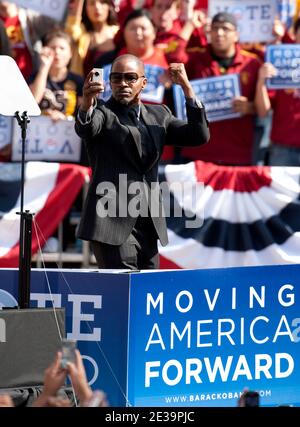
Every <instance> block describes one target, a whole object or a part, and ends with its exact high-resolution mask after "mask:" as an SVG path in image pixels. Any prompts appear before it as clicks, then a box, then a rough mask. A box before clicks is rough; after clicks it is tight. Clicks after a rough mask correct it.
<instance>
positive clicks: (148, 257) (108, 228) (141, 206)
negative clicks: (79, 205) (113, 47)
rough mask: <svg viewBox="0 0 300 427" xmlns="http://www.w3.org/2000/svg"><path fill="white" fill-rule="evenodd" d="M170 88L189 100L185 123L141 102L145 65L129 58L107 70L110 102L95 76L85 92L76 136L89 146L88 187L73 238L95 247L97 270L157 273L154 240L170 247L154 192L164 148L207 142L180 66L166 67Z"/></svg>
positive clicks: (200, 111) (197, 103)
mask: <svg viewBox="0 0 300 427" xmlns="http://www.w3.org/2000/svg"><path fill="white" fill-rule="evenodd" d="M169 73H170V78H171V80H172V81H173V83H176V84H178V85H180V86H181V88H182V90H183V92H184V95H185V97H186V108H187V118H188V120H187V122H186V121H182V120H179V119H177V118H176V117H174V116H173V115H172V113H171V111H170V110H169V108H168V107H166V106H165V105H147V104H143V103H142V102H141V93H142V91H143V89H144V88H145V86H146V85H147V79H146V77H145V69H144V63H143V62H142V61H141V60H140V59H139V58H137V57H135V56H133V55H129V54H126V55H122V56H119V57H117V58H116V59H115V60H114V62H113V64H112V68H111V73H110V77H109V80H110V85H111V89H112V97H111V98H110V99H109V100H108V101H107V102H101V101H98V103H97V105H96V97H97V96H98V95H99V94H100V93H101V92H102V91H103V90H104V84H103V82H100V83H99V82H95V81H94V79H93V75H94V71H93V70H92V71H91V72H90V73H89V75H88V76H87V78H86V80H85V83H84V86H83V100H82V104H81V107H80V109H79V112H78V115H77V120H76V125H75V129H76V132H77V133H78V135H79V136H80V137H81V138H83V139H84V142H85V144H86V148H87V152H88V157H89V160H90V165H91V168H92V179H91V184H90V188H89V191H88V196H87V199H86V202H85V207H84V210H83V215H82V219H81V222H80V225H79V230H78V237H79V238H81V239H83V240H89V241H91V243H92V248H93V252H94V254H95V256H96V260H97V264H98V266H99V268H125V269H131V270H137V269H153V268H154V269H155V268H158V258H159V256H158V248H157V239H159V240H160V242H161V244H162V245H166V244H167V243H168V237H167V229H166V223H165V218H164V215H163V208H162V200H161V191H160V188H159V185H158V163H159V159H160V157H161V154H162V150H163V147H164V145H179V146H185V145H201V144H204V143H206V142H207V141H208V139H209V129H208V123H207V120H206V114H205V109H204V107H203V105H202V103H201V102H200V101H198V100H197V99H196V97H195V94H194V91H193V89H192V86H191V84H190V82H189V80H188V78H187V75H186V71H185V68H184V65H183V64H182V63H173V64H170V67H169Z"/></svg>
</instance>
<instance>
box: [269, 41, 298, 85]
mask: <svg viewBox="0 0 300 427" xmlns="http://www.w3.org/2000/svg"><path fill="white" fill-rule="evenodd" d="M266 62H271V64H273V65H274V67H275V68H276V69H277V75H276V76H275V77H272V78H271V79H267V87H268V88H269V89H287V88H297V87H300V45H298V44H280V45H271V46H267V50H266Z"/></svg>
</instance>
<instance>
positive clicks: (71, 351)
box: [61, 339, 76, 369]
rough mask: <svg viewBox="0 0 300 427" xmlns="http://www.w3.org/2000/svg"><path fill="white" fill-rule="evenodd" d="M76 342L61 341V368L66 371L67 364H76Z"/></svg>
mask: <svg viewBox="0 0 300 427" xmlns="http://www.w3.org/2000/svg"><path fill="white" fill-rule="evenodd" d="M75 350H76V341H75V340H68V339H62V347H61V353H62V356H61V368H62V369H66V368H67V365H68V363H69V362H72V363H75V362H76V353H75Z"/></svg>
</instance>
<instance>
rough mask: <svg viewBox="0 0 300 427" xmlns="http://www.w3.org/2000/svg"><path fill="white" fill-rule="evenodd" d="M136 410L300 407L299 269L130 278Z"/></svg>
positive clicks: (132, 400)
mask: <svg viewBox="0 0 300 427" xmlns="http://www.w3.org/2000/svg"><path fill="white" fill-rule="evenodd" d="M129 300H130V313H129V319H130V324H129V337H130V339H129V352H128V354H129V360H128V378H129V380H128V385H127V387H128V400H129V402H130V403H131V404H132V405H133V406H170V407H174V406H219V407H220V406H232V407H234V406H237V401H238V398H239V397H240V394H241V393H242V391H243V389H244V388H245V387H247V388H249V389H250V390H256V391H258V392H259V395H260V404H261V406H278V405H293V406H300V388H299V381H300V344H299V342H300V316H299V313H300V266H299V265H289V266H267V267H242V268H227V269H222V268H220V269H212V270H185V271H176V272H174V271H173V272H172V271H171V272H163V273H159V272H157V273H151V274H148V273H145V274H135V275H131V286H130V298H129Z"/></svg>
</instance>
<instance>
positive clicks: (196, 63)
mask: <svg viewBox="0 0 300 427" xmlns="http://www.w3.org/2000/svg"><path fill="white" fill-rule="evenodd" d="M210 36H211V37H210V38H211V44H209V45H208V46H206V47H204V48H199V50H198V52H194V53H192V54H191V56H190V60H189V62H188V64H187V73H188V76H189V78H190V79H199V78H206V77H217V76H224V75H226V74H232V73H236V74H239V76H240V85H241V96H239V97H237V98H235V99H233V100H232V105H233V109H234V110H235V111H236V112H238V113H240V114H241V117H239V118H234V119H227V120H221V121H216V122H213V123H211V125H210V131H211V138H210V143H209V144H208V145H207V146H206V147H197V148H184V149H183V150H182V156H183V157H184V158H186V159H188V160H204V161H207V162H213V163H216V164H223V165H249V164H251V162H252V154H253V142H254V114H255V111H256V110H255V106H254V98H255V90H256V82H257V75H258V70H259V67H260V65H261V63H260V61H259V60H258V58H257V57H256V56H255V55H253V54H251V53H249V52H246V51H243V50H242V49H241V47H240V45H239V43H238V30H237V23H236V19H235V17H234V16H233V15H231V14H229V13H225V12H221V13H218V14H217V15H215V16H214V17H213V19H212V23H211V32H210Z"/></svg>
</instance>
